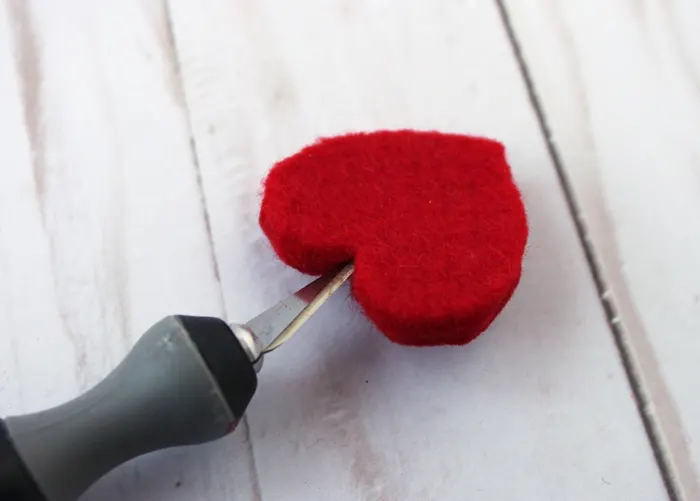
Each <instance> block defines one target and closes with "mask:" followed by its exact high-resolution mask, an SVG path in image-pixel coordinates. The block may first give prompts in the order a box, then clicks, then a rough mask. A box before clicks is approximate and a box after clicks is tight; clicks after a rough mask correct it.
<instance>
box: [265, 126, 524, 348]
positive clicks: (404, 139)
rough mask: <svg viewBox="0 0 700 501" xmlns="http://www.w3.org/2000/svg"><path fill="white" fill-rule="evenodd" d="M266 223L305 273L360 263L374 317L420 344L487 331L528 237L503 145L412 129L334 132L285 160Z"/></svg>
mask: <svg viewBox="0 0 700 501" xmlns="http://www.w3.org/2000/svg"><path fill="white" fill-rule="evenodd" d="M260 225H261V227H262V229H263V231H264V233H265V235H266V236H267V238H268V239H269V240H270V243H271V244H272V247H273V248H274V250H275V252H276V253H277V254H278V256H279V257H280V259H281V260H282V261H283V262H285V263H286V264H288V265H289V266H292V267H294V268H296V269H297V270H299V271H301V272H303V273H307V274H310V275H320V274H323V273H326V272H329V271H332V270H333V269H336V268H337V267H338V266H339V265H342V264H343V263H346V262H348V261H351V260H353V261H354V262H355V273H354V275H353V278H352V292H353V295H354V296H355V299H356V300H357V302H358V303H359V304H360V305H361V306H362V308H363V310H364V312H365V314H366V315H367V316H368V317H369V319H370V320H372V321H373V322H374V324H375V325H376V326H377V327H378V328H379V330H381V331H382V332H383V333H384V334H385V335H386V336H387V337H388V338H389V339H391V340H392V341H394V342H396V343H399V344H404V345H412V346H430V345H442V344H448V345H463V344H466V343H468V342H470V341H471V340H473V339H474V338H476V337H477V336H478V335H479V334H480V333H481V332H483V331H484V330H485V329H486V328H487V327H488V326H489V325H490V324H491V322H492V321H493V320H494V318H495V317H496V316H497V315H498V313H499V312H500V311H501V310H502V309H503V307H504V306H505V305H506V303H507V302H508V300H509V299H510V297H511V296H512V294H513V292H514V290H515V288H516V287H517V285H518V282H519V280H520V275H521V270H522V259H523V255H524V252H525V246H526V242H527V236H528V226H527V220H526V214H525V208H524V206H523V202H522V198H521V195H520V192H519V190H518V189H517V187H516V185H515V183H514V181H513V177H512V174H511V171H510V168H509V166H508V163H507V160H506V155H505V148H504V146H503V145H502V144H501V143H499V142H496V141H493V140H490V139H486V138H479V137H472V136H465V135H458V134H444V133H439V132H431V131H426V132H420V131H412V130H397V131H376V132H370V133H352V134H347V135H343V136H337V137H331V138H324V139H321V140H319V141H317V142H316V143H315V144H313V145H310V146H307V147H306V148H304V149H302V150H301V151H300V152H298V153H297V154H295V155H293V156H291V157H288V158H286V159H284V160H282V161H280V162H278V163H277V164H275V165H274V167H273V168H272V169H271V170H270V172H269V174H268V176H267V178H266V180H265V182H264V192H263V198H262V206H261V212H260Z"/></svg>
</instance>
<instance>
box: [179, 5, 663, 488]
mask: <svg viewBox="0 0 700 501" xmlns="http://www.w3.org/2000/svg"><path fill="white" fill-rule="evenodd" d="M171 17H172V19H173V26H174V33H175V40H176V46H177V49H178V55H179V58H180V68H181V72H182V77H183V80H184V87H185V95H186V102H187V104H188V107H189V108H190V116H191V121H192V129H193V134H194V139H195V143H196V151H197V156H198V160H199V164H200V168H201V171H202V178H203V186H204V193H205V198H206V202H207V206H208V209H209V214H210V217H211V227H212V232H213V240H214V247H215V251H216V252H215V255H216V258H217V260H218V263H219V269H220V271H221V279H222V286H223V290H224V299H225V306H226V311H227V312H228V313H229V316H230V318H231V319H232V320H233V319H243V320H244V319H246V318H248V317H249V316H251V315H253V314H255V313H257V312H258V311H259V309H260V308H263V307H265V306H267V305H269V304H271V303H272V302H274V301H275V300H277V299H279V298H280V297H281V296H283V295H284V294H285V293H287V292H289V291H291V290H292V289H293V288H294V287H296V286H297V285H299V284H301V283H302V282H303V281H304V279H303V278H302V277H299V276H297V275H296V274H294V273H292V272H290V271H289V270H285V269H284V268H283V266H281V265H280V264H279V263H277V262H276V261H275V259H274V256H273V254H272V252H271V251H270V249H269V248H268V246H267V244H266V241H265V239H264V237H263V236H262V235H261V233H260V231H259V229H258V226H257V221H256V219H257V212H258V192H259V188H260V186H259V184H260V180H261V179H262V177H263V176H264V174H265V172H266V171H267V169H268V168H269V167H270V165H271V164H272V163H273V162H274V161H276V160H278V159H280V158H282V157H284V156H286V155H288V154H291V153H293V152H294V151H296V150H297V149H298V148H300V147H301V146H303V145H305V144H308V143H309V142H311V141H313V140H314V139H315V138H316V137H318V136H319V135H330V134H336V133H340V132H344V131H349V130H358V129H363V130H366V129H376V128H396V127H416V128H421V129H428V128H436V129H439V130H443V131H455V132H465V133H474V134H480V135H488V136H491V137H495V138H498V139H501V140H503V141H504V142H505V144H506V146H507V149H508V154H509V157H510V159H511V161H512V164H513V168H514V171H515V173H516V176H517V179H518V182H519V184H520V186H521V187H522V190H523V192H524V196H525V199H526V203H527V207H528V212H529V217H530V222H531V226H532V236H531V239H530V243H529V250H528V255H527V259H526V262H525V270H524V277H523V280H522V284H521V286H520V288H519V289H518V291H517V293H516V294H515V297H514V298H513V300H512V302H511V303H510V304H509V305H508V307H507V308H506V309H505V311H504V312H503V314H502V316H501V317H500V318H499V319H498V320H497V321H496V323H495V324H494V325H493V327H492V328H491V329H490V330H489V332H488V333H486V334H485V335H484V336H483V337H482V338H481V339H480V340H478V341H477V342H475V343H473V344H472V345H470V346H468V347H464V348H435V349H409V348H404V347H399V346H396V345H392V344H390V343H389V342H388V341H386V340H385V339H384V338H382V337H381V336H380V335H379V334H378V333H377V332H375V331H374V329H373V328H372V327H371V326H370V325H369V323H368V322H367V321H366V320H365V319H364V318H363V317H362V315H361V314H360V313H359V311H358V307H357V306H356V305H354V304H353V303H352V301H351V299H350V298H349V297H348V296H347V293H346V294H345V296H339V297H335V298H333V300H332V302H331V304H329V305H328V306H326V307H324V309H322V311H321V312H319V314H318V316H317V317H315V318H314V319H312V321H311V323H310V324H309V325H308V327H306V328H305V332H303V333H300V334H299V335H298V336H297V337H295V338H294V340H293V341H292V342H291V343H289V344H288V345H287V346H285V347H284V348H283V349H280V350H279V351H278V352H275V353H274V354H273V355H271V356H270V357H269V359H268V360H267V361H266V366H265V369H264V371H263V373H262V375H261V387H260V390H259V394H258V395H257V397H256V399H254V401H253V403H252V405H251V408H250V410H249V414H248V418H249V422H250V426H251V437H252V443H253V451H254V456H255V463H256V465H257V469H258V477H259V481H260V492H261V495H262V499H264V500H268V501H269V500H276V499H292V498H294V499H308V500H326V499H334V500H339V501H342V500H357V499H363V500H393V499H400V500H407V501H409V500H420V501H423V500H426V499H450V500H452V499H471V498H474V499H480V500H503V499H523V500H533V501H534V500H541V499H566V500H586V501H588V500H591V499H595V500H616V501H620V500H634V501H639V500H662V499H666V494H665V492H664V490H663V487H662V485H661V481H660V477H659V474H658V472H657V471H656V466H655V463H654V461H653V459H652V455H651V452H650V448H649V446H648V443H647V438H646V436H645V434H644V432H643V430H642V426H641V424H640V419H639V416H638V415H637V412H636V409H635V405H634V402H633V400H632V397H631V395H630V390H629V388H628V385H627V381H626V378H625V375H624V373H623V371H622V368H621V366H620V363H619V359H618V354H617V352H616V350H615V346H614V344H613V341H612V337H611V334H610V332H609V330H608V328H607V326H606V321H605V318H604V315H603V312H602V310H601V306H600V301H599V299H598V297H597V294H596V291H595V288H594V285H593V283H592V280H591V275H590V272H589V271H588V269H587V266H586V262H585V259H584V256H583V253H582V250H581V248H580V246H579V242H578V241H577V238H576V235H575V231H574V227H573V224H572V221H571V220H570V217H569V212H568V209H567V207H566V204H565V201H564V199H563V197H562V193H561V189H560V187H559V184H558V181H557V178H556V176H555V173H554V170H553V166H552V164H551V162H550V160H549V158H548V155H547V153H546V150H545V146H544V144H543V140H542V137H541V135H540V132H539V129H538V125H537V123H536V120H535V117H534V114H533V112H532V110H531V107H530V105H529V103H528V99H527V95H526V92H525V89H524V87H523V85H522V81H521V78H520V75H519V72H518V68H517V65H516V63H515V61H514V58H513V55H512V51H511V48H510V46H509V44H508V41H507V39H506V37H505V33H504V30H503V27H502V25H501V22H500V20H499V16H498V13H497V9H496V7H495V5H492V4H491V3H489V2H483V1H481V0H479V1H477V0H472V1H463V2H433V3H428V2H419V1H417V0H415V1H413V0H411V1H403V2H384V1H379V0H377V1H361V2H357V1H340V0H335V1H327V0H324V1H322V0H316V1H312V0H306V1H303V2H286V1H282V0H277V1H275V0H258V1H255V2H251V1H243V0H211V1H207V2H199V3H197V4H195V3H192V2H190V1H187V0H172V1H171ZM620 78H622V77H620ZM627 85H628V86H629V82H628V83H627ZM329 168H330V166H329ZM436 245H438V243H437V242H436ZM220 481H221V482H222V485H223V484H225V483H226V482H227V480H226V479H225V478H220Z"/></svg>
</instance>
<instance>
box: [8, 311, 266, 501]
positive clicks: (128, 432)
mask: <svg viewBox="0 0 700 501" xmlns="http://www.w3.org/2000/svg"><path fill="white" fill-rule="evenodd" d="M256 387H257V376H256V373H255V369H254V367H253V363H252V362H251V360H250V356H249V354H247V352H246V351H245V349H244V348H243V346H242V345H241V344H240V342H239V341H238V340H237V338H236V337H235V335H234V334H233V332H232V331H231V329H230V328H229V327H228V326H227V325H226V324H225V323H224V322H223V321H221V320H218V319H213V318H207V317H185V316H171V317H166V318H164V319H163V320H161V321H160V322H158V323H157V324H155V325H154V326H153V327H151V328H150V329H149V330H148V331H147V332H146V333H145V334H144V335H143V336H142V337H141V338H140V339H139V341H138V342H137V343H136V345H135V346H134V348H133V349H132V350H131V352H130V353H129V354H128V355H127V357H126V358H125V359H124V360H123V362H122V363H121V364H120V365H119V366H117V368H116V369H114V371H113V372H112V373H111V374H109V375H108V376H107V377H106V378H105V379H104V380H103V381H102V382H100V383H99V384H97V385H96V386H95V387H93V388H92V389H91V390H89V391H88V392H86V393H84V394H83V395H81V396H79V397H78V398H76V399H75V400H72V401H70V402H68V403H66V404H63V405H61V406H58V407H55V408H53V409H49V410H47V411H43V412H38V413H35V414H29V415H25V416H18V417H9V418H7V419H6V420H5V423H4V426H3V428H4V430H3V433H2V435H0V499H2V500H5V499H7V500H13V501H76V500H77V499H78V498H79V497H80V496H81V495H82V494H83V492H85V491H86V490H87V489H88V488H89V487H90V486H91V485H92V484H93V483H94V482H95V481H96V480H98V479H99V478H100V477H102V476H103V475H105V474H106V473H107V472H109V471H110V470H112V469H113V468H115V467H117V466H119V465H121V464H122V463H124V462H126V461H129V460H131V459H133V458H135V457H137V456H140V455H142V454H145V453H148V452H152V451H156V450H159V449H164V448H169V447H174V446H181V445H192V444H198V443H203V442H208V441H212V440H215V439H217V438H220V437H222V436H224V435H226V434H228V433H229V432H231V431H232V430H233V429H234V428H235V427H236V424H237V423H238V420H239V419H240V418H241V416H242V415H243V412H244V411H245V409H246V407H247V406H248V403H249V402H250V399H251V398H252V396H253V394H254V393H255V390H256Z"/></svg>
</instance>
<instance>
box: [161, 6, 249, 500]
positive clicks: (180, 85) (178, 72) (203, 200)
mask: <svg viewBox="0 0 700 501" xmlns="http://www.w3.org/2000/svg"><path fill="white" fill-rule="evenodd" d="M163 9H164V11H165V20H166V24H167V36H168V42H169V43H170V46H171V47H172V50H173V54H172V59H173V74H174V78H175V85H176V86H177V88H176V92H178V93H179V94H180V95H181V96H182V102H183V104H184V106H183V108H184V111H183V112H184V115H185V121H186V122H187V133H188V134H189V136H190V138H189V139H190V154H191V156H192V164H193V165H194V170H195V173H196V176H197V190H198V191H199V199H200V205H201V207H202V218H203V219H204V225H205V228H206V232H207V240H208V241H209V252H210V259H211V262H212V266H213V267H214V276H215V279H216V283H217V287H218V289H219V307H220V308H219V309H220V311H221V315H222V318H223V319H224V320H226V321H227V322H228V319H227V318H226V317H227V313H226V307H225V301H224V290H223V286H222V285H221V272H220V269H219V260H218V259H217V257H216V250H215V248H214V235H213V234H212V229H211V216H210V214H209V204H208V203H207V197H206V194H205V192H204V184H203V181H202V168H201V165H200V163H199V154H198V152H197V143H196V141H195V138H194V130H193V129H192V116H191V114H190V107H189V105H188V104H187V95H186V93H185V85H184V81H183V77H182V65H181V62H180V51H179V50H178V46H177V40H176V37H175V32H174V31H173V18H172V12H171V11H170V1H169V0H163ZM239 426H240V427H242V428H243V430H242V431H243V434H244V441H245V443H246V447H247V453H248V461H249V464H248V468H249V471H250V476H251V478H250V483H251V487H252V490H253V493H252V494H253V499H252V501H262V491H261V488H260V475H259V474H258V467H257V464H256V462H255V451H254V449H253V442H252V438H251V436H250V426H249V424H248V416H247V415H246V414H243V416H242V418H241V423H240V425H239Z"/></svg>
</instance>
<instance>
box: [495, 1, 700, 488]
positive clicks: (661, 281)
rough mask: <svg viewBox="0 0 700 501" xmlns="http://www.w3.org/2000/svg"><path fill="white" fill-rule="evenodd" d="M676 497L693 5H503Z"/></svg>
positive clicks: (694, 409) (691, 433)
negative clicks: (630, 359)
mask: <svg viewBox="0 0 700 501" xmlns="http://www.w3.org/2000/svg"><path fill="white" fill-rule="evenodd" d="M506 4H507V5H508V7H509V12H510V17H511V20H512V24H513V26H514V28H515V32H516V34H517V36H518V39H519V40H520V44H521V46H522V50H523V53H524V55H525V59H526V61H527V63H528V66H529V68H530V71H531V74H532V78H533V81H534V84H535V87H536V90H537V93H538V95H539V97H540V100H541V102H542V104H543V108H544V111H545V113H546V116H547V120H548V121H549V127H550V129H551V135H552V139H553V141H554V144H555V145H556V147H557V150H558V151H559V153H560V156H561V159H562V161H563V167H564V169H565V172H566V174H567V176H568V177H569V179H570V182H571V185H572V186H573V191H574V194H575V196H576V198H577V200H578V205H579V206H580V211H581V217H582V218H583V221H584V224H585V225H586V227H587V229H588V235H589V239H590V241H591V242H592V244H593V246H594V248H595V250H596V252H597V255H598V257H599V260H600V265H601V267H602V270H603V275H604V279H605V281H606V283H607V286H608V291H607V293H606V294H607V295H608V297H609V298H610V299H612V301H613V302H614V304H615V305H616V307H617V309H618V312H619V315H618V318H616V319H615V320H616V322H618V324H619V325H620V326H621V327H622V332H623V334H624V336H625V342H626V344H627V346H628V348H629V350H630V353H631V354H632V356H633V358H634V362H635V368H636V370H637V371H638V375H639V378H640V379H641V381H642V383H643V385H644V390H645V393H646V398H647V400H648V401H647V403H646V409H647V411H648V412H649V414H650V415H651V416H652V418H653V419H654V421H655V422H656V424H657V426H658V427H659V429H660V432H661V439H662V445H663V446H664V449H665V453H666V454H667V455H668V459H669V460H670V462H671V463H672V467H673V469H674V474H675V476H676V480H677V482H678V484H679V486H680V488H681V491H682V496H683V498H684V499H688V500H695V499H700V392H698V384H697V381H698V379H699V378H700V366H698V363H697V360H698V357H700V337H699V336H698V332H699V331H700V266H698V256H699V255H700V226H698V224H697V218H696V214H698V213H699V212H700V184H699V183H698V180H699V179H700V177H699V176H700V142H699V141H698V137H700V36H699V35H698V34H699V33H700V22H699V21H698V20H699V19H700V6H698V3H697V2H692V1H682V0H677V1H656V0H653V1H642V2H640V1H624V2H612V3H611V2H604V1H597V0H596V1H591V2H586V4H585V5H584V4H583V3H582V2H555V1H548V0H538V1H535V2H529V3H528V5H527V6H525V5H524V4H522V3H520V2H515V1H508V2H506Z"/></svg>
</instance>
